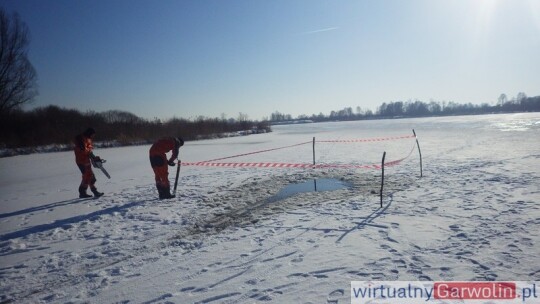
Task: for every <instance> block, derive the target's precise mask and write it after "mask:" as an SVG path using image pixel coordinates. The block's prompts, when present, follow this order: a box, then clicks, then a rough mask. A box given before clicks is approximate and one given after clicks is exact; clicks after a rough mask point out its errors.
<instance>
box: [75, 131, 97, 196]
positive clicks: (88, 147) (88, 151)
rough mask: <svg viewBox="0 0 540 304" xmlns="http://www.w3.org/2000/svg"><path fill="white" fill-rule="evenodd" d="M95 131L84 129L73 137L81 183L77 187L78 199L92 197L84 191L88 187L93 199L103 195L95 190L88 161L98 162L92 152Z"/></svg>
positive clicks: (92, 174)
mask: <svg viewBox="0 0 540 304" xmlns="http://www.w3.org/2000/svg"><path fill="white" fill-rule="evenodd" d="M95 134H96V131H95V130H94V129H93V128H88V129H86V130H85V131H84V132H83V133H82V134H79V135H77V136H76V137H75V141H74V144H75V145H74V148H73V150H74V152H75V162H76V163H77V166H78V167H79V170H80V171H81V173H82V181H81V184H80V185H79V197H80V198H88V197H92V196H91V195H89V194H88V193H86V190H87V189H88V187H90V190H91V191H92V193H94V197H100V196H102V195H103V193H102V192H99V191H98V190H97V188H96V185H95V184H96V176H95V175H94V172H93V171H92V165H91V162H90V159H91V158H92V159H94V160H100V158H99V156H95V155H94V153H93V152H92V149H93V148H94V146H93V140H94V136H95Z"/></svg>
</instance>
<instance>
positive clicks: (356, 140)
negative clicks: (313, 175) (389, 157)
mask: <svg viewBox="0 0 540 304" xmlns="http://www.w3.org/2000/svg"><path fill="white" fill-rule="evenodd" d="M406 138H414V135H404V136H393V137H380V138H364V139H344V140H317V141H316V142H320V143H357V142H377V141H387V140H398V139H406Z"/></svg>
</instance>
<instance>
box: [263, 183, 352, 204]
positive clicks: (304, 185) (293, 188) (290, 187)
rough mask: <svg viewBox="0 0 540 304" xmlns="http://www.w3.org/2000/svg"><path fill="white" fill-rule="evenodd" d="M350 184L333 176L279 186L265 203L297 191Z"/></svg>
mask: <svg viewBox="0 0 540 304" xmlns="http://www.w3.org/2000/svg"><path fill="white" fill-rule="evenodd" d="M351 186H352V185H351V184H349V183H347V182H345V181H341V180H338V179H335V178H322V179H314V180H309V181H306V182H303V183H300V184H290V185H287V186H285V187H283V188H281V190H280V191H279V192H278V193H277V194H275V195H273V196H271V197H269V198H268V199H266V203H273V202H277V201H279V200H284V199H286V198H288V197H291V196H293V195H295V194H298V193H304V192H321V191H333V190H339V189H347V188H350V187H351Z"/></svg>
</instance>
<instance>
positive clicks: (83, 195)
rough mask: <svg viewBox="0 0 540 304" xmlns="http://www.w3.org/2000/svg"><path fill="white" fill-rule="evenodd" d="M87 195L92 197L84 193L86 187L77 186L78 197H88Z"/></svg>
mask: <svg viewBox="0 0 540 304" xmlns="http://www.w3.org/2000/svg"><path fill="white" fill-rule="evenodd" d="M89 197H92V196H91V195H90V194H88V193H86V188H84V187H79V198H89Z"/></svg>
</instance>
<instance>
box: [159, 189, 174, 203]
mask: <svg viewBox="0 0 540 304" xmlns="http://www.w3.org/2000/svg"><path fill="white" fill-rule="evenodd" d="M158 192H159V199H160V200H161V199H169V198H174V195H172V194H171V190H170V188H161V187H158Z"/></svg>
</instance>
